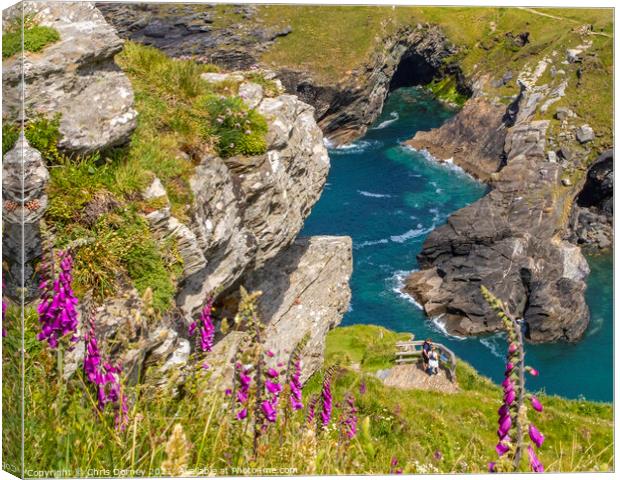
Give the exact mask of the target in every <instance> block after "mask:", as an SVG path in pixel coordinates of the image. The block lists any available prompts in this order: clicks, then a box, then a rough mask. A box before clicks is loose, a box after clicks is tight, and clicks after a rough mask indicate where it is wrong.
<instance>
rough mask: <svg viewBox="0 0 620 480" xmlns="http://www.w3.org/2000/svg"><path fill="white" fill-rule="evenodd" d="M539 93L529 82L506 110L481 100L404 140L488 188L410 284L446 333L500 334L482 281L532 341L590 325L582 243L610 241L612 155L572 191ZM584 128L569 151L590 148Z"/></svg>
mask: <svg viewBox="0 0 620 480" xmlns="http://www.w3.org/2000/svg"><path fill="white" fill-rule="evenodd" d="M549 90H550V89H547V90H546V91H549ZM540 91H541V89H540V88H537V87H534V86H529V87H526V86H525V85H524V88H523V90H522V94H521V95H520V96H519V98H518V99H517V101H516V102H515V103H513V104H511V105H510V107H509V108H508V109H506V108H505V107H504V108H502V105H498V104H497V103H494V102H492V101H491V100H489V99H485V98H483V97H482V96H477V97H474V98H472V99H471V100H469V101H468V102H467V104H466V105H465V107H464V108H463V109H462V110H461V111H460V112H459V113H458V114H457V115H456V116H455V117H454V118H453V119H451V120H449V121H448V122H446V123H445V124H444V125H442V126H441V127H439V128H437V129H435V130H431V131H430V132H419V133H418V134H416V136H415V137H414V138H413V139H411V140H409V141H407V142H406V144H407V145H409V146H411V147H413V148H416V149H424V150H426V151H428V152H430V154H431V155H433V156H435V157H437V158H438V159H439V160H438V161H445V160H442V159H446V158H449V161H450V162H454V163H455V164H456V165H459V166H460V167H462V168H463V169H464V170H465V171H467V172H469V173H471V174H472V175H474V176H475V177H476V178H478V179H481V180H483V181H485V182H486V183H487V184H488V185H489V187H490V192H489V194H487V195H486V196H485V197H483V198H482V199H480V200H479V201H477V202H475V203H474V204H472V205H469V206H467V207H465V208H463V209H461V210H459V211H457V212H455V213H454V214H453V215H451V216H450V217H449V218H448V221H447V223H446V224H445V225H442V226H440V227H438V228H437V229H435V230H434V231H433V232H431V234H430V235H429V236H428V238H427V240H426V241H425V242H424V245H423V248H422V251H421V252H420V254H419V255H418V261H419V264H420V267H421V270H420V271H417V272H414V273H412V274H411V275H410V276H409V277H408V279H407V281H406V285H405V287H404V291H405V292H406V293H408V294H410V295H411V296H412V297H413V298H414V299H415V300H416V301H417V302H419V303H420V304H421V305H422V307H423V309H424V311H425V312H426V314H427V315H429V316H430V317H441V319H442V322H445V328H446V330H447V331H448V333H451V334H455V335H481V334H487V333H493V332H497V331H500V330H501V325H500V324H499V322H498V321H497V317H496V315H495V314H494V313H493V312H492V311H491V310H490V309H489V307H488V305H487V304H486V302H485V301H484V299H483V298H482V296H481V294H480V286H481V285H484V286H486V287H487V288H490V289H491V290H492V291H493V292H494V293H495V294H496V295H498V296H499V297H500V298H502V299H503V300H504V301H505V303H506V304H507V305H508V307H509V309H510V310H511V312H512V313H513V314H514V315H516V316H517V318H523V321H524V324H525V337H526V339H527V340H528V341H530V342H534V343H541V342H553V341H560V340H563V341H577V340H579V338H580V337H581V336H582V335H583V333H584V331H585V330H586V328H587V326H588V323H589V311H588V308H587V305H586V303H585V297H584V293H585V288H586V283H585V280H586V279H587V276H588V274H589V268H588V265H587V262H586V260H585V258H584V257H583V255H582V253H581V249H580V248H579V246H577V245H586V244H587V245H590V246H593V245H596V246H598V247H601V248H608V247H609V246H610V245H611V240H610V239H611V235H612V232H611V230H610V226H611V219H612V216H613V212H612V209H613V207H612V205H611V203H612V202H611V200H610V199H611V198H613V197H612V189H611V179H613V152H612V151H608V152H605V153H604V154H602V155H601V156H600V157H599V159H598V160H596V161H595V162H594V163H593V165H592V166H591V167H590V170H589V171H588V174H587V176H586V181H585V186H584V187H583V188H581V186H582V185H581V183H580V184H579V185H573V184H572V182H571V180H570V178H569V177H568V176H567V172H568V171H569V169H568V168H567V167H568V165H567V164H566V162H562V163H561V162H560V161H558V157H559V156H561V155H562V151H561V150H560V151H558V152H557V153H556V152H555V151H554V150H553V149H550V146H551V145H550V144H551V143H553V140H551V142H549V141H548V138H549V134H548V129H549V123H550V122H549V121H548V120H535V119H534V114H535V112H536V110H537V108H539V107H540V106H541V105H544V104H545V100H547V98H546V97H545V95H541V94H540ZM511 110H512V112H513V115H512V116H511ZM514 112H518V113H517V114H516V115H514ZM556 115H557V114H556ZM579 132H580V129H576V130H575V132H574V135H573V137H572V140H570V141H568V142H564V144H563V147H562V148H565V149H568V148H569V147H570V148H574V145H575V144H578V143H585V142H580V139H579ZM571 143H572V145H571ZM575 150H576V148H575ZM584 155H585V154H584ZM448 156H449V157H448ZM573 161H575V159H573ZM594 192H596V193H594ZM579 199H581V201H580V200H579ZM580 203H581V205H580ZM571 212H572V213H571ZM571 242H572V243H571Z"/></svg>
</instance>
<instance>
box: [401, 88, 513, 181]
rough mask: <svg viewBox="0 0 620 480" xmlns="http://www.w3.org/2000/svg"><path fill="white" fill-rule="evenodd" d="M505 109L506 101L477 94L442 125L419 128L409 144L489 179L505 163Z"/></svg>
mask: <svg viewBox="0 0 620 480" xmlns="http://www.w3.org/2000/svg"><path fill="white" fill-rule="evenodd" d="M505 113H506V107H505V105H501V104H496V103H493V102H491V101H489V100H488V99H485V98H483V97H477V98H474V99H471V100H470V101H468V102H467V103H466V104H465V106H464V107H463V109H462V110H461V111H460V112H459V113H458V115H455V116H454V117H452V118H451V119H450V120H448V121H447V122H445V123H444V124H443V125H442V126H441V127H439V128H436V129H434V130H431V131H428V132H423V131H421V132H418V133H416V134H415V136H414V137H413V138H412V139H411V140H408V141H407V142H405V144H406V145H408V146H410V147H412V148H415V149H416V150H426V151H428V152H429V153H430V154H431V155H432V156H433V157H435V158H436V159H438V160H439V161H446V160H450V161H451V162H453V163H454V164H455V165H458V166H460V167H462V168H463V169H464V170H465V171H467V172H469V173H471V174H472V175H473V176H474V177H476V178H478V179H480V180H482V181H488V180H489V179H490V176H491V174H493V173H495V172H497V171H498V170H499V168H500V165H501V161H502V157H503V153H504V140H505V137H506V125H505V124H504V115H505Z"/></svg>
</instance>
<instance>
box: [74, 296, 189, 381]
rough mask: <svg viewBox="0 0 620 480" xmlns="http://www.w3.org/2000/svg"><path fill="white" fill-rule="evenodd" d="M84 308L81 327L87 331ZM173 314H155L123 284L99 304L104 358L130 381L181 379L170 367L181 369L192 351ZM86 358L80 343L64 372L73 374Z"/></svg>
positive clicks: (97, 326)
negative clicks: (164, 315) (116, 292)
mask: <svg viewBox="0 0 620 480" xmlns="http://www.w3.org/2000/svg"><path fill="white" fill-rule="evenodd" d="M86 315H87V313H85V312H81V315H80V329H81V330H82V332H83V333H84V332H85V330H84V329H85V328H87V326H86V325H85V321H84V319H85V316H86ZM178 330H179V329H178V328H177V326H176V322H175V320H174V318H173V317H169V316H166V317H164V318H156V317H155V316H154V315H153V313H152V312H150V311H149V308H148V306H146V305H145V303H144V301H143V299H142V298H141V297H140V295H139V294H138V292H137V291H136V290H135V289H134V288H130V287H127V288H123V289H122V290H121V291H120V292H119V295H118V296H116V297H114V298H110V299H108V300H106V301H104V303H103V304H102V305H101V306H99V307H97V309H96V312H95V334H96V335H97V339H98V341H99V346H100V349H101V350H102V355H103V356H104V358H106V359H108V360H109V361H110V362H111V363H113V364H117V365H121V366H122V368H123V372H124V378H126V379H127V381H128V382H129V383H131V384H135V383H136V382H138V381H139V380H143V381H146V382H149V383H153V384H159V385H161V384H163V383H167V382H169V381H179V380H180V377H179V376H178V373H179V372H177V375H176V376H175V375H172V374H171V372H169V370H171V369H180V367H181V366H182V365H184V364H185V363H186V362H187V360H188V358H189V353H190V345H189V341H188V340H187V339H185V338H182V337H181V336H180V335H179V333H178ZM83 358H84V345H83V343H79V344H77V345H76V348H75V349H74V350H73V351H71V352H69V353H68V354H67V356H66V358H65V376H66V377H68V376H71V375H72V374H73V373H74V372H75V371H76V369H77V368H78V366H79V365H81V363H82V360H83Z"/></svg>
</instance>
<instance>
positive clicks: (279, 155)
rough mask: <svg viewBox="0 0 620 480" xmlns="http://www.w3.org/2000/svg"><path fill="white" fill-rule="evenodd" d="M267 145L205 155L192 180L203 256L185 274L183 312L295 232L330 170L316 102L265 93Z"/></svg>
mask: <svg viewBox="0 0 620 480" xmlns="http://www.w3.org/2000/svg"><path fill="white" fill-rule="evenodd" d="M257 110H258V111H259V112H260V113H262V114H263V115H264V116H265V117H266V118H267V119H268V123H269V131H268V134H267V142H268V151H267V153H266V154H265V155H260V156H255V157H232V158H228V159H221V158H219V157H207V158H204V159H203V160H202V162H201V163H200V164H199V165H198V166H197V167H196V170H195V173H194V176H193V177H192V179H191V181H190V185H191V188H192V191H193V193H194V204H193V208H192V220H191V222H190V224H189V225H188V227H189V229H190V230H191V231H192V232H193V234H194V235H195V237H196V245H197V246H198V247H199V249H200V250H201V251H202V252H203V256H204V258H205V259H207V264H206V266H205V267H204V268H201V269H200V270H199V271H197V272H196V273H193V274H192V275H189V276H187V277H186V278H185V279H184V280H183V281H182V285H181V290H180V293H179V296H178V299H177V300H178V304H179V306H180V307H181V309H182V311H183V312H184V314H185V316H186V318H187V319H189V318H191V317H192V316H193V315H194V314H196V313H197V311H198V309H199V308H200V306H201V305H202V302H203V301H204V297H205V295H206V293H208V292H210V291H213V290H214V289H215V288H217V287H222V288H227V287H229V286H231V285H233V284H234V283H235V282H236V281H238V280H239V279H240V278H241V277H242V275H244V273H246V272H249V271H250V270H255V269H257V268H260V267H261V266H263V265H264V264H265V262H266V261H267V260H269V259H270V258H273V257H274V256H275V255H276V254H277V253H278V252H280V251H281V250H282V249H284V248H286V247H287V246H288V245H290V244H291V242H292V241H293V240H294V239H295V237H296V236H297V234H298V232H299V231H300V230H301V227H302V226H303V221H304V219H305V218H306V217H307V216H308V214H309V213H310V210H311V208H312V206H313V205H314V203H315V202H316V201H317V200H318V198H319V196H320V194H321V191H322V189H323V185H324V183H325V180H326V178H327V173H328V171H329V157H328V155H327V150H326V149H325V147H324V145H323V135H322V133H321V130H320V129H319V128H318V126H317V124H316V122H315V120H314V116H313V109H312V107H310V106H309V105H307V104H305V103H303V102H301V101H300V100H299V99H297V97H294V96H292V95H281V96H279V97H276V98H265V99H263V100H262V101H261V103H260V104H259V106H258V107H257Z"/></svg>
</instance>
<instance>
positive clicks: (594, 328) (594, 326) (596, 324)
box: [586, 317, 605, 337]
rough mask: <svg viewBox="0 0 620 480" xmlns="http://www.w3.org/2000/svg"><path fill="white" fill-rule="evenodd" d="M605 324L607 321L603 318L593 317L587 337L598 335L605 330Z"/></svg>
mask: <svg viewBox="0 0 620 480" xmlns="http://www.w3.org/2000/svg"><path fill="white" fill-rule="evenodd" d="M603 323H605V320H604V319H603V318H602V317H592V318H591V319H590V325H589V327H588V330H587V331H586V337H590V336H592V335H596V334H597V333H598V332H599V331H600V330H601V328H603Z"/></svg>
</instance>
